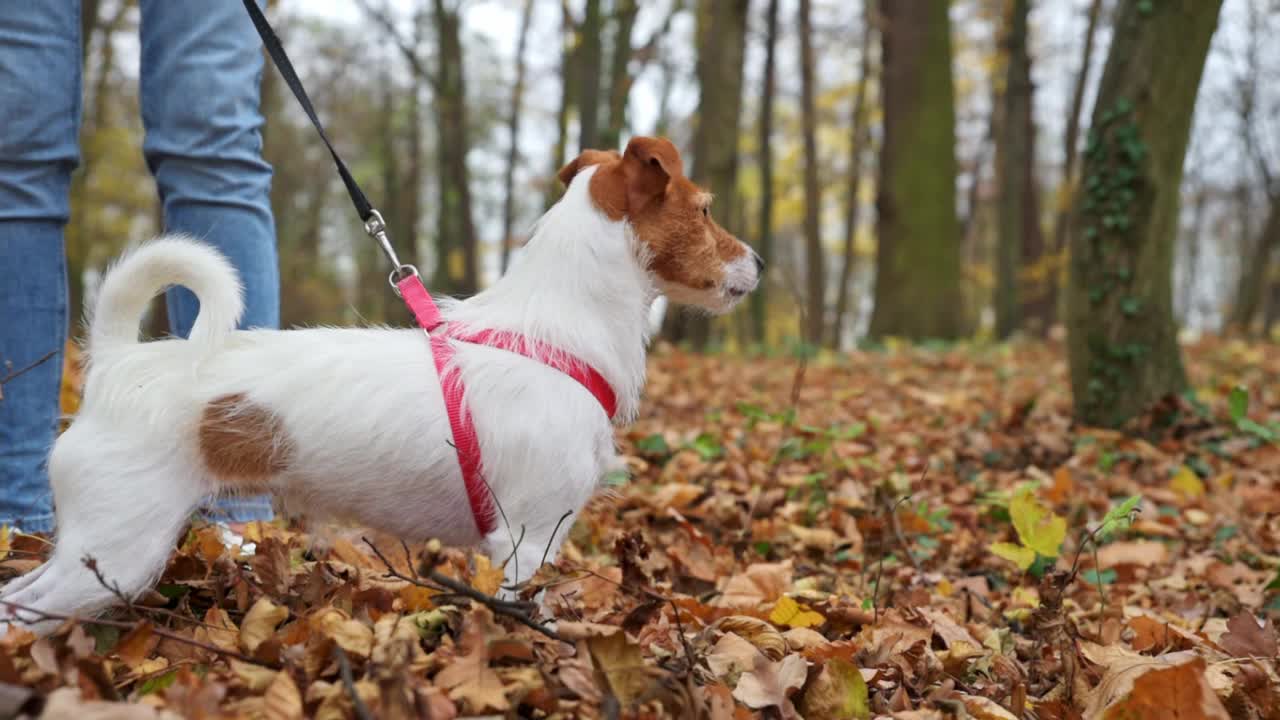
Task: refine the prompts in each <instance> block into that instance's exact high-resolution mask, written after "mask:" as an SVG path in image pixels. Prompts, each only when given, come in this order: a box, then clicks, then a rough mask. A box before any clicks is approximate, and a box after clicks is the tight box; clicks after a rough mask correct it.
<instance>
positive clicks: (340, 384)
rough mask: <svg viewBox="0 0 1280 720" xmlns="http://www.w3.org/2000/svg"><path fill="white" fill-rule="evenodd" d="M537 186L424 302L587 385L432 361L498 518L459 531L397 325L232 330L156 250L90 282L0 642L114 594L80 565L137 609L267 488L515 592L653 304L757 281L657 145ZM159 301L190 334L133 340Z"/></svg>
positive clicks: (589, 161)
mask: <svg viewBox="0 0 1280 720" xmlns="http://www.w3.org/2000/svg"><path fill="white" fill-rule="evenodd" d="M559 178H560V180H561V181H562V182H563V183H564V184H565V186H566V191H565V194H564V196H563V197H562V198H561V199H560V201H559V202H557V203H556V204H555V205H554V206H553V207H552V208H551V209H550V210H548V211H547V213H546V214H545V215H544V216H543V217H542V218H541V219H540V220H539V221H538V222H537V224H536V226H535V228H534V232H533V235H532V237H531V239H530V240H529V242H528V244H527V246H526V248H525V250H524V252H523V253H522V254H521V257H520V258H519V259H518V261H517V262H516V263H515V264H514V266H513V267H512V268H511V270H510V272H509V273H508V274H507V275H506V276H505V277H503V278H502V279H501V280H499V281H498V282H497V283H496V284H494V285H493V286H492V287H491V288H489V289H487V290H484V291H483V292H481V293H479V294H477V295H475V296H474V297H471V298H469V299H466V300H442V301H441V304H440V307H441V312H442V313H443V316H444V318H445V320H447V322H448V323H449V324H450V326H457V327H466V328H471V329H480V330H494V331H500V332H509V333H516V334H519V335H520V336H522V337H523V338H526V339H529V340H532V341H535V342H539V343H544V344H545V345H547V346H550V347H554V348H556V349H557V350H560V351H563V352H564V353H567V354H569V355H571V356H573V357H576V358H580V359H581V361H582V362H584V363H586V364H588V365H589V366H590V367H591V368H593V369H594V370H595V371H596V372H598V373H599V375H600V376H601V377H603V378H604V380H605V381H607V383H608V385H609V386H610V388H611V389H612V391H613V394H614V395H615V396H616V413H615V415H614V417H612V418H610V417H609V416H608V414H607V412H606V411H605V410H604V409H602V405H601V403H600V402H598V401H597V400H596V398H595V397H593V395H592V393H591V392H588V391H587V390H586V389H584V387H583V386H582V385H581V384H580V383H579V382H577V381H575V380H574V379H573V378H571V377H570V376H569V375H567V374H565V373H564V372H562V371H560V370H557V369H555V368H552V367H549V366H548V365H546V364H544V363H541V362H539V361H537V360H536V359H530V358H529V357H525V356H522V355H520V354H517V353H514V352H508V351H506V350H503V349H499V348H495V347H490V346H486V345H482V344H472V343H467V342H453V343H452V345H453V353H454V354H453V357H452V360H451V361H450V362H452V363H454V365H453V367H454V369H456V371H457V372H458V373H459V374H460V377H461V378H462V380H463V381H464V382H465V387H466V394H465V406H466V409H467V411H469V413H470V417H471V420H472V422H473V423H474V428H475V437H476V439H477V440H478V443H479V448H480V458H481V464H482V468H483V477H484V481H485V482H486V483H487V486H488V490H489V492H491V493H492V500H493V503H494V504H495V505H496V506H497V508H498V509H499V510H500V512H501V514H502V517H503V522H501V523H499V524H498V526H497V527H496V529H494V530H492V531H490V532H488V534H487V535H484V536H481V534H480V531H479V530H478V522H477V520H476V517H475V516H474V515H473V512H472V509H471V507H470V506H469V504H468V501H469V498H468V495H467V490H466V488H464V482H463V476H462V470H461V469H460V460H459V457H460V456H459V454H458V452H457V451H456V449H455V446H454V445H453V443H452V433H451V427H450V420H449V417H448V414H447V413H446V407H445V404H444V403H445V399H444V395H443V391H442V387H441V378H440V376H439V375H438V373H437V369H436V366H435V365H434V364H433V361H432V355H431V353H430V349H429V343H428V338H427V337H426V334H425V333H424V332H423V331H422V330H421V329H391V328H369V329H355V328H351V329H346V328H341V329H335V328H316V329H299V330H288V331H274V330H247V331H237V330H235V327H236V323H237V320H238V318H239V316H240V313H241V310H242V297H241V289H240V285H239V281H238V278H237V276H236V273H235V271H234V269H233V268H232V267H231V266H230V265H229V264H228V262H227V261H226V260H225V259H224V258H223V257H222V256H220V255H219V254H218V253H216V252H215V251H214V250H213V249H211V248H210V247H208V246H206V245H203V244H201V243H199V242H197V241H195V240H192V239H187V238H181V237H167V238H161V239H158V240H155V241H152V242H150V243H148V244H144V245H142V246H141V247H139V248H137V249H135V250H133V251H132V252H130V253H128V254H127V255H125V256H124V257H123V258H122V259H121V260H120V261H119V262H118V263H117V264H116V265H115V266H114V267H113V268H112V269H111V270H110V271H109V272H108V273H107V275H106V276H105V279H104V280H103V283H102V288H101V292H100V295H99V298H98V300H97V303H96V308H95V310H94V312H93V316H92V319H91V324H90V331H89V337H88V348H87V349H88V353H87V354H88V366H87V374H86V382H85V395H84V399H83V402H82V404H81V407H80V411H79V414H78V416H77V417H76V418H75V419H74V421H73V422H72V424H71V426H70V427H69V429H68V430H67V431H66V432H65V433H64V434H63V435H62V436H61V437H60V438H59V439H58V440H57V442H56V443H55V445H54V447H53V450H52V452H51V454H50V458H49V474H50V478H51V481H52V484H53V490H54V498H55V508H56V514H57V528H58V529H57V536H56V543H55V546H54V550H53V554H52V556H51V557H50V559H49V560H48V562H46V563H44V564H43V565H41V566H40V567H38V568H36V569H35V570H33V571H31V572H30V573H28V574H27V575H25V576H23V577H20V578H18V579H16V580H14V581H12V582H10V583H9V585H8V586H6V587H4V588H3V591H2V593H0V635H3V634H4V633H3V630H4V629H5V627H4V626H5V624H6V622H8V623H11V624H14V625H24V626H29V627H31V628H32V629H34V630H35V631H37V632H41V631H45V632H47V631H50V630H52V629H53V628H54V627H56V625H57V622H56V621H44V622H38V621H37V622H32V618H31V617H30V616H26V615H24V613H23V612H22V611H21V610H13V609H11V610H7V611H6V609H5V606H4V605H3V603H4V602H5V601H10V602H13V603H16V604H18V605H21V606H25V607H30V608H34V609H36V610H38V611H43V612H48V613H56V614H60V615H70V614H82V615H83V614H89V613H94V612H99V611H101V610H103V609H105V608H106V607H108V606H110V605H111V604H112V602H113V601H114V600H116V599H117V597H118V596H117V595H116V593H114V592H113V591H112V589H109V588H107V587H105V586H104V584H103V583H102V582H101V580H100V579H99V578H97V577H95V575H94V574H93V573H92V572H91V571H90V570H89V569H88V568H87V567H86V566H85V564H84V562H83V559H84V558H85V556H86V555H92V556H93V557H94V558H95V559H96V561H97V568H98V571H99V572H100V573H101V575H102V577H103V578H106V579H108V580H109V581H110V582H111V583H112V584H115V585H117V586H118V589H119V591H120V593H121V594H122V595H124V596H129V597H133V596H136V595H138V594H140V593H142V592H143V591H145V590H146V589H147V588H149V587H150V586H151V584H152V583H154V582H155V581H156V580H157V579H158V577H159V575H160V573H161V572H162V570H163V569H164V566H165V562H166V560H167V558H168V557H169V554H170V552H171V551H172V549H173V546H174V543H175V540H176V538H177V536H178V533H179V532H180V531H181V529H182V528H183V527H184V525H185V523H186V520H187V518H188V516H189V514H190V513H191V512H192V510H193V509H194V508H195V507H196V506H197V505H198V504H199V503H200V501H201V500H202V499H204V498H206V497H208V496H210V495H217V494H228V493H245V492H255V493H256V492H261V491H269V492H270V493H272V494H273V495H274V496H276V497H277V499H278V502H279V503H280V505H281V507H282V508H284V509H287V510H289V511H290V512H299V513H304V514H306V515H308V516H311V517H322V518H327V519H332V520H338V521H346V522H353V523H358V524H361V525H364V526H367V527H371V528H374V529H377V530H379V531H382V532H385V533H389V534H392V535H396V536H399V537H402V538H405V539H408V540H421V539H426V538H438V539H440V540H441V541H442V542H444V543H447V544H451V545H455V546H477V545H479V546H483V547H484V548H485V550H486V551H487V553H488V554H489V555H490V557H492V558H493V561H494V562H495V564H497V563H501V562H503V561H504V560H507V563H506V566H505V570H504V578H505V582H506V584H507V585H508V586H516V585H519V584H521V583H523V582H525V581H527V580H528V579H529V578H530V577H531V576H532V575H533V573H534V572H535V571H536V570H537V568H538V566H539V564H540V562H541V559H542V557H543V556H544V553H546V552H547V549H548V548H550V549H551V550H552V551H557V552H558V549H559V547H560V545H561V543H562V542H563V540H564V538H565V536H566V535H567V534H568V531H569V528H570V526H571V525H572V524H573V518H574V516H576V515H577V514H578V512H580V511H581V509H582V508H583V506H584V505H585V504H586V503H587V501H588V500H589V499H590V498H591V497H592V495H593V494H594V493H595V492H596V490H597V488H598V486H599V484H600V481H601V479H602V478H603V477H605V476H606V475H607V474H608V473H610V472H611V471H614V470H616V469H618V468H620V467H622V463H621V461H620V459H619V458H618V456H617V454H616V449H615V446H614V434H613V423H614V422H622V423H625V422H628V421H630V420H632V419H634V417H635V415H636V412H637V408H638V404H639V401H640V394H641V390H642V388H643V385H644V377H645V354H646V347H647V344H648V339H649V338H648V335H649V308H650V305H651V304H652V303H653V301H654V300H655V299H656V298H657V297H658V296H659V295H660V294H662V295H666V296H667V298H669V299H670V300H671V301H674V302H678V303H682V304H685V305H691V306H695V307H698V308H701V309H703V310H705V311H708V312H710V313H713V314H720V313H726V312H728V311H729V310H731V309H732V308H734V307H735V306H736V305H737V304H738V303H739V302H740V301H741V300H742V299H743V298H744V297H745V296H746V295H747V294H748V293H750V292H751V291H752V290H754V289H755V287H756V286H757V284H758V283H759V281H760V277H761V273H762V272H763V269H764V268H763V262H762V261H761V259H760V257H759V256H758V255H757V254H755V252H753V251H752V250H751V249H750V248H749V247H748V246H747V245H746V244H745V243H743V242H742V241H740V240H738V239H737V238H735V237H733V236H732V235H731V234H730V233H728V232H727V231H726V230H724V229H723V228H722V227H721V226H720V225H718V224H717V223H716V222H715V221H714V220H713V219H712V218H711V214H710V205H711V201H712V197H711V195H710V194H709V193H707V192H705V191H704V190H702V189H701V188H699V187H698V186H697V185H695V184H694V183H693V182H692V181H690V180H689V179H688V178H686V177H685V174H684V167H683V163H682V161H681V158H680V155H679V153H678V152H677V150H676V148H675V146H674V145H672V144H671V142H670V141H668V140H666V139H663V138H646V137H637V138H634V139H632V140H631V141H630V143H628V145H627V147H626V149H625V151H624V152H623V153H621V154H620V153H618V152H617V151H594V150H588V151H585V152H583V153H582V154H581V155H580V156H579V157H577V158H576V159H574V160H573V161H572V162H570V163H569V164H568V165H566V166H565V167H564V168H563V169H562V170H561V171H560V173H559ZM173 285H183V286H186V287H188V288H189V289H191V290H192V291H193V292H194V293H195V294H196V296H197V297H198V298H199V300H200V313H199V317H198V318H197V320H196V323H195V326H194V328H193V329H192V332H191V335H190V338H189V339H186V340H182V339H167V340H161V341H156V342H147V343H140V342H138V325H139V321H140V318H141V317H142V315H143V313H144V312H145V308H146V306H147V303H148V302H149V301H150V300H151V298H152V297H153V296H155V295H156V294H157V293H159V292H161V291H162V290H163V289H164V288H166V287H169V286H173ZM565 516H567V517H565ZM552 554H553V555H554V553H552ZM508 558H509V560H508ZM6 613H7V617H6ZM24 617H25V618H26V619H24Z"/></svg>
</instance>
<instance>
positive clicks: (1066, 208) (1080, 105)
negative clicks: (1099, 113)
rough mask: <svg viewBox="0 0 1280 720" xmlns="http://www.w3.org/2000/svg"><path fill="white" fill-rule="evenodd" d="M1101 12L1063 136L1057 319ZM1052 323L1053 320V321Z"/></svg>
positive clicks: (1053, 286) (1090, 29) (1098, 6)
mask: <svg viewBox="0 0 1280 720" xmlns="http://www.w3.org/2000/svg"><path fill="white" fill-rule="evenodd" d="M1101 15H1102V0H1093V2H1091V3H1090V4H1089V22H1088V26H1087V27H1086V28H1085V33H1084V50H1083V51H1082V52H1081V53H1080V71H1079V72H1078V73H1076V83H1075V88H1074V89H1073V90H1072V91H1071V109H1070V111H1068V113H1067V129H1066V132H1065V134H1064V135H1063V138H1062V148H1063V162H1062V183H1061V185H1060V186H1059V187H1058V193H1057V197H1056V198H1055V200H1054V206H1055V208H1056V211H1055V213H1054V220H1053V240H1052V242H1051V244H1050V252H1052V253H1053V264H1052V267H1051V268H1050V272H1049V299H1048V303H1049V307H1050V308H1051V312H1052V313H1053V315H1054V318H1055V319H1056V317H1057V314H1058V311H1059V310H1060V308H1059V305H1060V304H1061V303H1060V301H1059V296H1060V294H1061V293H1060V291H1059V289H1060V287H1061V285H1062V280H1063V277H1064V275H1065V270H1066V252H1067V225H1068V224H1069V221H1070V217H1071V206H1072V203H1073V202H1074V201H1075V191H1076V162H1077V158H1078V157H1079V145H1080V116H1081V115H1082V114H1084V91H1085V86H1086V85H1088V82H1089V68H1090V67H1092V65H1093V46H1094V38H1095V37H1096V36H1097V29H1098V18H1099V17H1100V16H1101ZM1050 324H1052V323H1050Z"/></svg>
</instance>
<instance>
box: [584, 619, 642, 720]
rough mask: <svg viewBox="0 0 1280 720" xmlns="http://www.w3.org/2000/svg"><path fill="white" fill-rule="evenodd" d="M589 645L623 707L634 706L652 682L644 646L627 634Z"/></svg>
mask: <svg viewBox="0 0 1280 720" xmlns="http://www.w3.org/2000/svg"><path fill="white" fill-rule="evenodd" d="M586 643H587V647H588V649H589V650H590V651H591V659H592V661H593V662H594V663H595V666H596V669H597V670H598V671H599V672H600V673H601V674H602V675H603V676H604V680H605V682H606V683H607V684H608V687H609V689H610V690H612V692H613V694H614V696H615V697H617V698H618V701H619V702H620V703H622V707H624V708H627V707H630V706H631V704H632V703H634V702H635V700H636V698H638V697H640V695H641V694H642V693H644V691H645V690H646V689H648V687H649V684H650V682H651V679H650V677H649V675H648V673H647V667H646V665H645V662H644V655H643V653H641V652H640V646H639V645H637V644H635V643H634V642H632V641H631V640H630V639H628V638H627V635H626V633H623V632H618V633H614V634H612V635H608V636H605V637H594V638H590V639H588V640H587V641H586Z"/></svg>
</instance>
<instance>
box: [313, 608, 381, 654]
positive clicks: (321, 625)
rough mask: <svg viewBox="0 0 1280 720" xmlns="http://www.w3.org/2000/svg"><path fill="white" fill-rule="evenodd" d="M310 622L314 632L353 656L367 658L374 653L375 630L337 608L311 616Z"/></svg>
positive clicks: (324, 610) (326, 609) (327, 609)
mask: <svg viewBox="0 0 1280 720" xmlns="http://www.w3.org/2000/svg"><path fill="white" fill-rule="evenodd" d="M309 622H310V624H311V627H312V628H313V629H314V630H316V631H317V632H319V633H320V634H322V635H324V636H325V637H327V638H329V639H330V640H333V641H334V642H335V643H337V644H338V647H341V648H342V649H343V650H345V651H346V652H348V653H350V654H352V655H355V656H357V657H362V658H367V657H369V653H371V652H372V651H373V628H371V627H369V626H368V625H365V624H364V623H362V622H360V621H359V620H353V619H352V618H350V617H348V616H347V614H346V613H344V612H342V611H341V610H339V609H337V608H334V607H328V608H325V609H323V610H320V611H319V612H317V613H316V614H314V615H312V616H311V618H310V620H309Z"/></svg>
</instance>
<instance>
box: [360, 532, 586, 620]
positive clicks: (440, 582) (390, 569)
mask: <svg viewBox="0 0 1280 720" xmlns="http://www.w3.org/2000/svg"><path fill="white" fill-rule="evenodd" d="M360 539H361V540H364V543H365V544H366V545H368V546H369V549H371V550H373V554H374V555H376V556H377V557H378V559H379V560H381V561H382V564H383V565H384V566H386V569H387V575H389V576H391V577H394V578H396V579H398V580H403V581H405V582H407V583H409V584H411V585H417V586H418V587H423V588H427V589H428V590H435V591H437V592H439V591H441V590H449V591H451V592H453V593H454V594H457V595H461V596H463V597H466V598H467V599H469V600H473V601H475V602H478V603H480V604H481V605H484V606H485V607H488V608H489V609H490V610H492V611H493V612H495V613H497V614H499V615H505V616H507V617H509V618H511V619H512V620H515V621H516V622H519V623H520V624H522V625H524V626H526V627H528V628H531V629H533V630H537V631H538V632H540V633H542V634H543V635H546V636H547V637H549V638H551V639H552V640H560V641H563V638H561V637H560V635H559V634H557V633H556V631H555V630H552V629H551V628H549V627H547V626H546V625H543V624H542V623H540V622H538V621H537V620H534V619H533V618H532V617H531V616H530V615H529V613H528V612H527V610H526V608H528V607H529V604H528V603H514V602H509V601H506V600H503V599H501V598H496V597H494V596H492V595H489V594H487V593H482V592H480V591H479V590H476V589H475V588H473V587H471V586H470V585H468V584H466V583H464V582H461V581H459V580H455V579H453V578H451V577H449V576H448V575H445V574H444V573H442V572H440V571H438V570H435V569H432V570H431V571H430V572H428V573H427V574H426V575H425V576H419V575H418V573H417V571H416V570H415V571H414V577H409V576H408V575H405V574H404V573H402V572H400V571H399V570H396V569H395V567H394V566H393V565H392V564H391V561H390V560H388V559H387V556H386V555H383V554H382V551H381V550H379V549H378V546H377V545H374V544H373V543H372V542H370V541H369V539H368V538H360ZM421 577H425V578H426V581H424V580H422V579H420V578H421ZM428 581H429V582H428Z"/></svg>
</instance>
